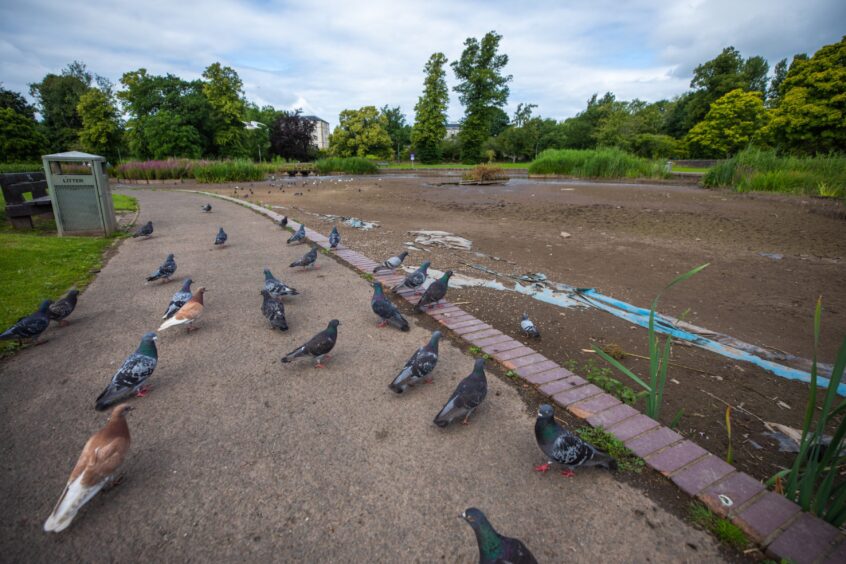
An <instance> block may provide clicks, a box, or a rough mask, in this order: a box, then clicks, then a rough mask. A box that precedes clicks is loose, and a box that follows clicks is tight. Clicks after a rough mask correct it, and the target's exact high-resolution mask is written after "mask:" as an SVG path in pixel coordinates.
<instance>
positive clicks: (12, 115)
mask: <svg viewBox="0 0 846 564" xmlns="http://www.w3.org/2000/svg"><path fill="white" fill-rule="evenodd" d="M46 147H47V138H46V137H44V135H43V134H42V133H41V132H40V131H39V130H38V124H36V123H35V120H34V119H32V118H31V117H29V116H27V115H26V114H24V113H19V112H16V111H15V110H13V109H12V108H3V107H0V160H2V161H5V162H15V161H22V162H23V161H36V160H39V159H40V158H41V155H42V154H44V150H45V148H46Z"/></svg>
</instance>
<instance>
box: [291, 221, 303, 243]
mask: <svg viewBox="0 0 846 564" xmlns="http://www.w3.org/2000/svg"><path fill="white" fill-rule="evenodd" d="M304 241H305V225H303V224H302V223H301V224H300V228H299V229H297V230H296V231H295V232H294V234H293V235H291V236H290V237H289V238H288V244H289V245H290V244H291V243H298V242H299V243H302V242H304Z"/></svg>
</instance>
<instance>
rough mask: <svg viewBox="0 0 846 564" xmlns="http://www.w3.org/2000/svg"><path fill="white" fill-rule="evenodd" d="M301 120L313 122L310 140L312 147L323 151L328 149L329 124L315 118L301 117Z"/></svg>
mask: <svg viewBox="0 0 846 564" xmlns="http://www.w3.org/2000/svg"><path fill="white" fill-rule="evenodd" d="M303 119H305V120H308V121H311V122H314V131H313V132H312V133H311V138H312V140H313V141H314V146H315V147H317V148H318V149H319V150H321V151H323V150H325V149H328V148H329V122H328V121H326V120H325V119H321V118H319V117H317V116H303Z"/></svg>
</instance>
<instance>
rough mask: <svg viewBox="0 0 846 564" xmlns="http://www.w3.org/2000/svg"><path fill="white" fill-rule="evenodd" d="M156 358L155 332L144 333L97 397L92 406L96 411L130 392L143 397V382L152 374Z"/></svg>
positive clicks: (112, 403)
mask: <svg viewBox="0 0 846 564" xmlns="http://www.w3.org/2000/svg"><path fill="white" fill-rule="evenodd" d="M158 360H159V354H158V351H157V350H156V334H155V333H152V332H151V333H144V336H143V337H141V344H140V345H138V348H137V349H135V352H134V353H132V354H131V355H129V356H128V357H127V358H126V360H124V361H123V364H122V365H121V367H120V369H119V370H118V371H117V372H115V375H114V376H112V381H111V382H110V383H109V385H108V386H106V389H105V390H103V393H102V394H100V395H99V397H97V403H96V404H95V406H94V407H95V408H96V409H97V411H103V410H105V409H108V408H109V406H111V405H114V404H116V403H119V402H121V401H123V400H124V399H126V398H128V397H129V396H131V395H132V394H137V395H138V397H144V394H146V393H147V388H146V387H145V386H144V383H145V382H146V381H147V378H149V377H150V376H151V375H152V374H153V370H155V369H156V363H158Z"/></svg>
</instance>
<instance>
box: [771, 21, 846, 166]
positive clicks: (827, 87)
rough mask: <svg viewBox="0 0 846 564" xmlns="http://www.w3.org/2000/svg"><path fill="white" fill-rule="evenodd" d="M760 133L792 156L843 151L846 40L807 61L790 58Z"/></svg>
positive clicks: (845, 114)
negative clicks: (774, 104) (775, 102)
mask: <svg viewBox="0 0 846 564" xmlns="http://www.w3.org/2000/svg"><path fill="white" fill-rule="evenodd" d="M780 92H781V98H780V103H779V105H778V107H777V108H775V109H773V110H772V112H771V118H772V119H771V121H770V123H769V125H768V126H767V127H766V128H765V131H764V132H763V133H764V135H765V136H767V137H768V138H770V139H772V140H773V141H774V143H775V144H776V146H777V147H779V148H781V149H786V150H788V151H791V152H794V153H805V154H813V153H827V152H829V151H841V152H842V151H846V37H844V38H843V39H841V40H840V42H839V43H834V44H832V45H826V46H824V47H822V48H821V49H820V50H819V51H817V52H816V53H814V55H813V56H812V57H811V58H810V59H808V58H807V57H799V56H797V57H794V59H793V62H792V63H791V65H790V70H788V71H787V76H786V77H785V78H784V81H783V82H782V83H781V87H780Z"/></svg>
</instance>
